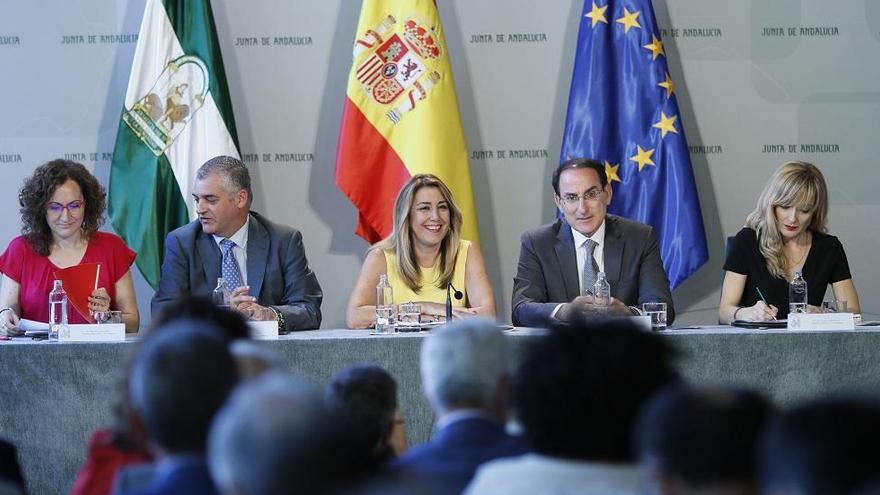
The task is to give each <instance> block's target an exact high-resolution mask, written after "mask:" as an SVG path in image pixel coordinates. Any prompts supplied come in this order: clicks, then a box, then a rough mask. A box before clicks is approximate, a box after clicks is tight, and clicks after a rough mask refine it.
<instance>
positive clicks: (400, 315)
mask: <svg viewBox="0 0 880 495" xmlns="http://www.w3.org/2000/svg"><path fill="white" fill-rule="evenodd" d="M421 314H422V306H421V305H420V304H419V303H414V302H405V303H403V304H401V305H400V306H398V307H397V331H398V332H417V331H419V330H420V329H421V327H420V326H419V315H421Z"/></svg>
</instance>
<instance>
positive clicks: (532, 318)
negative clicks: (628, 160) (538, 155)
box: [513, 158, 675, 327]
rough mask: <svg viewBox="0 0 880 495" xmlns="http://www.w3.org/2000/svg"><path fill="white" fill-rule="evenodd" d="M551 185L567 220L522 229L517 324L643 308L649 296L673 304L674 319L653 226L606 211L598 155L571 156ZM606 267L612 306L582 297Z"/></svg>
mask: <svg viewBox="0 0 880 495" xmlns="http://www.w3.org/2000/svg"><path fill="white" fill-rule="evenodd" d="M552 183H553V192H554V198H555V201H556V206H557V207H558V208H559V211H561V212H562V214H563V216H564V218H565V219H564V221H563V220H557V221H555V222H553V223H550V224H547V225H542V226H541V227H538V228H536V229H532V230H530V231H528V232H526V233H525V234H523V235H522V239H521V247H520V255H519V265H518V267H517V273H516V277H514V279H513V324H514V325H516V326H538V327H539V326H545V325H547V324H548V322H549V321H550V320H551V319H556V320H560V321H567V320H570V319H571V318H572V317H573V316H574V315H575V314H576V313H589V312H596V311H611V312H612V313H617V314H637V313H638V308H637V306H638V305H641V304H642V303H645V302H664V303H666V311H667V321H668V322H669V323H672V321H673V319H674V318H675V308H674V307H673V305H672V295H671V294H670V292H669V280H668V279H667V277H666V272H665V271H664V270H663V262H662V261H661V259H660V249H659V246H658V243H657V238H656V236H655V235H654V231H653V229H652V228H651V227H650V226H648V225H645V224H642V223H638V222H634V221H631V220H627V219H624V218H621V217H618V216H615V215H609V214H607V213H606V210H607V208H608V205H609V204H611V194H612V190H611V185H610V184H608V178H607V177H606V175H605V167H604V166H603V165H602V164H600V163H598V162H596V161H594V160H588V159H582V158H578V159H574V160H569V161H567V162H566V163H564V164H562V166H560V167H559V168H558V169H556V171H555V172H554V173H553V181H552ZM645 207H646V208H647V207H650V205H646V206H645ZM599 272H605V275H606V278H607V279H608V282H609V284H610V286H611V296H612V297H611V305H610V307H600V306H598V305H596V304H595V302H594V300H593V298H592V297H591V296H588V295H582V294H584V293H585V289H591V288H592V286H593V283H594V282H595V281H596V277H597V274H598V273H599Z"/></svg>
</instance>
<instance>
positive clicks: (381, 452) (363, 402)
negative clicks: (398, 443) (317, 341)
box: [325, 364, 397, 460]
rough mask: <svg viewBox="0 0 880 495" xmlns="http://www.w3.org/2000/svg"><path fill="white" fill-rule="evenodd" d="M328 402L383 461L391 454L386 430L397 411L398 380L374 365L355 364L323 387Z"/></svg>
mask: <svg viewBox="0 0 880 495" xmlns="http://www.w3.org/2000/svg"><path fill="white" fill-rule="evenodd" d="M325 397H326V400H327V404H328V406H329V407H331V408H332V409H334V410H336V411H338V412H339V413H340V414H341V415H343V416H344V417H347V418H348V419H349V422H350V424H351V425H352V426H353V427H354V430H355V431H360V432H362V433H363V435H364V437H365V441H366V442H367V443H368V444H369V445H374V446H377V455H378V457H379V458H380V459H382V460H387V459H388V458H390V457H393V452H392V451H391V447H390V445H388V443H387V440H388V433H389V432H390V431H391V427H392V426H393V424H394V415H395V413H396V411H397V383H396V382H395V381H394V378H392V377H391V375H390V374H388V372H387V371H385V370H384V369H382V368H381V367H380V366H377V365H374V364H356V365H353V366H349V367H347V368H344V369H342V370H340V371H339V372H337V373H336V374H335V375H333V377H332V378H331V379H330V383H328V384H327V388H326V390H325Z"/></svg>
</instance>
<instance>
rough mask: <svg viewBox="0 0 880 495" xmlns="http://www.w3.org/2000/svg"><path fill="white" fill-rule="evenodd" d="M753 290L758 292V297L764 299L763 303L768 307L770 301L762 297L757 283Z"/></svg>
mask: <svg viewBox="0 0 880 495" xmlns="http://www.w3.org/2000/svg"><path fill="white" fill-rule="evenodd" d="M755 292H757V293H758V297H760V298H761V300H762V301H764V305H765V306H767V307H768V308H769V307H770V303H768V302H767V299H766V298H765V297H764V294H763V293H762V292H761V288H760V287H758V286H757V285H756V286H755ZM773 319H774V320H775V319H776V317H775V316H774V317H773Z"/></svg>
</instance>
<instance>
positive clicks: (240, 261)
mask: <svg viewBox="0 0 880 495" xmlns="http://www.w3.org/2000/svg"><path fill="white" fill-rule="evenodd" d="M250 223H251V216H250V215H248V217H247V220H245V221H244V225H242V226H241V228H240V229H238V230H237V231H236V232H235V233H234V234H232V236H230V237H228V239H229V240H230V241H232V242H234V243H235V247H233V248H232V255H233V256H235V263H236V264H237V265H238V271H239V272H240V273H241V281H242V282H244V284H245V285H247V283H248V278H247V241H248V225H250ZM223 239H227V238H226V237H221V236H219V235H217V234H214V242H216V243H217V247H219V248H220V253H221V254H222V253H223V246H221V245H220V241H222V240H223ZM229 289H230V290H233V289H236V287H230V288H229Z"/></svg>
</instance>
